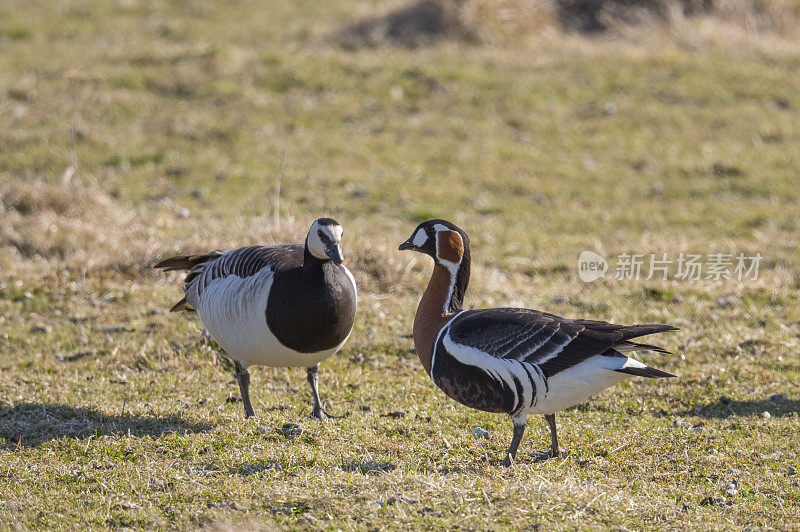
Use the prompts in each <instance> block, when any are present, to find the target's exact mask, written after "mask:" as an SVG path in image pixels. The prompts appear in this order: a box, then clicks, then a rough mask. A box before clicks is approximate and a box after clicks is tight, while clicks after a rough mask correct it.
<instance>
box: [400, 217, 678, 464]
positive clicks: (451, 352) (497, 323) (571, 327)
mask: <svg viewBox="0 0 800 532" xmlns="http://www.w3.org/2000/svg"><path fill="white" fill-rule="evenodd" d="M400 250H401V251H402V250H413V251H417V252H420V253H424V254H426V255H429V256H431V257H432V258H433V261H434V266H433V275H432V276H431V279H430V282H429V283H428V287H427V289H426V290H425V293H424V294H423V296H422V300H421V301H420V303H419V308H418V309H417V314H416V318H415V319H414V330H413V333H414V334H413V336H414V345H415V347H416V351H417V355H418V356H419V359H420V361H421V362H422V365H423V366H424V367H425V371H426V372H427V373H428V375H429V376H430V377H431V379H433V382H434V383H435V384H436V386H438V387H439V388H440V389H441V390H442V391H443V392H444V393H445V394H447V395H448V396H449V397H450V398H452V399H455V400H456V401H458V402H459V403H461V404H464V405H466V406H469V407H471V408H475V409H478V410H484V411H487V412H504V413H506V414H509V415H510V416H511V420H512V422H513V425H514V432H513V438H512V440H511V445H510V447H509V449H508V452H507V453H506V457H505V460H504V461H503V465H505V466H509V465H511V463H512V462H513V461H514V460H515V458H516V454H517V448H518V447H519V444H520V441H521V440H522V435H523V434H524V432H525V426H526V424H527V417H528V415H530V414H544V417H545V420H546V421H547V423H548V425H549V426H550V435H551V447H550V450H549V451H546V452H544V453H539V456H540V457H542V458H546V457H550V456H558V454H559V447H558V437H557V434H556V419H555V412H558V411H560V410H563V409H565V408H568V407H570V406H573V405H576V404H579V403H581V402H583V401H585V400H586V399H587V398H588V397H589V396H591V395H593V394H596V393H598V392H600V391H601V390H603V389H605V388H608V387H610V386H613V385H615V384H617V383H618V382H620V381H622V380H623V379H625V378H627V377H630V376H631V375H636V376H639V377H649V378H662V377H674V375H671V374H669V373H666V372H664V371H661V370H658V369H654V368H651V367H649V366H646V365H645V364H643V363H641V362H639V361H638V360H635V359H633V358H630V357H628V356H626V355H624V354H623V353H626V352H629V351H639V350H641V351H647V350H650V351H658V352H661V353H666V352H667V351H665V350H664V349H662V348H660V347H656V346H653V345H649V344H642V343H638V342H634V341H632V339H633V338H637V337H640V336H645V335H648V334H654V333H660V332H665V331H675V330H677V328H675V327H672V326H670V325H630V326H625V325H614V324H611V323H606V322H603V321H594V320H571V319H565V318H561V317H559V316H554V315H552V314H547V313H545V312H540V311H538V310H529V309H524V308H492V309H480V310H464V308H463V302H464V294H465V293H466V291H467V284H468V283H469V274H470V251H469V238H468V237H467V235H466V233H464V231H462V230H461V229H459V228H458V227H456V226H455V225H453V224H452V223H450V222H447V221H445V220H430V221H427V222H424V223H421V224H420V225H419V226H418V227H417V228H416V229H415V230H414V233H413V234H412V235H411V237H410V238H409V239H408V240H406V241H405V242H403V243H402V244H401V245H400Z"/></svg>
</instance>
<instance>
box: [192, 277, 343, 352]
mask: <svg viewBox="0 0 800 532" xmlns="http://www.w3.org/2000/svg"><path fill="white" fill-rule="evenodd" d="M273 279H274V277H273V272H272V270H269V269H264V270H263V271H262V272H260V273H258V274H257V275H253V276H250V277H247V278H245V279H242V278H240V277H237V276H235V275H229V276H227V277H223V278H220V279H215V280H214V281H212V282H211V283H210V284H209V285H208V286H207V287H206V288H205V290H204V291H203V293H202V295H201V296H200V301H199V305H198V307H197V314H198V315H199V316H200V320H201V321H202V322H203V325H204V326H205V327H206V329H207V330H208V332H209V334H210V335H211V337H212V338H214V340H215V341H216V342H217V343H218V344H219V345H220V346H221V347H222V348H223V349H224V350H225V352H226V353H227V354H228V355H229V356H230V357H231V358H234V359H236V360H238V361H239V362H241V363H242V365H244V366H249V365H254V364H255V365H264V366H275V367H287V366H288V367H292V366H301V367H309V366H313V365H315V364H317V363H319V362H321V361H323V360H325V359H326V358H328V357H329V356H331V355H332V354H333V353H335V352H336V351H338V349H339V348H340V347H341V345H340V346H337V347H335V348H333V349H329V350H326V351H321V352H319V353H298V352H297V351H295V350H293V349H289V348H288V347H286V346H284V345H283V344H281V343H280V342H279V341H278V339H277V338H275V336H274V335H273V334H272V333H271V332H270V330H269V327H267V314H266V312H267V299H268V296H269V290H270V287H271V286H272V282H273Z"/></svg>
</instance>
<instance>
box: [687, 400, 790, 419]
mask: <svg viewBox="0 0 800 532" xmlns="http://www.w3.org/2000/svg"><path fill="white" fill-rule="evenodd" d="M764 412H769V415H770V416H773V417H785V416H791V415H792V414H795V413H800V400H798V399H786V398H770V399H763V400H761V401H735V400H725V401H715V402H713V403H709V404H707V405H705V406H702V407H700V411H699V412H697V411H696V410H695V409H692V410H687V411H685V412H679V413H678V414H677V415H679V416H698V417H704V418H709V419H712V418H713V419H726V418H729V417H733V416H737V417H747V416H754V415H763V414H764Z"/></svg>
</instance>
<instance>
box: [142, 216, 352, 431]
mask: <svg viewBox="0 0 800 532" xmlns="http://www.w3.org/2000/svg"><path fill="white" fill-rule="evenodd" d="M341 240H342V226H341V225H339V223H338V222H336V220H333V219H331V218H319V219H318V220H316V221H314V223H313V224H312V225H311V229H310V230H309V231H308V236H307V237H306V241H305V245H300V244H285V245H274V246H248V247H243V248H239V249H235V250H232V251H227V252H222V251H212V252H210V253H204V254H200V255H180V256H177V257H172V258H169V259H165V260H162V261H161V262H159V263H158V264H156V265H155V267H156V268H163V269H164V271H172V270H188V271H189V273H188V275H187V276H186V279H185V280H184V286H183V290H184V292H185V297H184V298H183V299H181V300H180V301H179V302H178V303H176V304H175V305H174V306H173V307H172V309H171V310H172V311H180V310H189V311H193V310H194V311H197V314H198V315H199V316H200V320H201V321H202V322H203V325H204V326H205V328H206V330H207V331H208V333H209V334H210V335H211V337H212V338H214V340H216V342H217V343H218V344H219V345H220V346H221V347H222V348H223V349H224V350H225V352H226V353H227V354H228V356H229V357H230V358H231V359H232V360H233V362H234V366H235V368H236V379H237V381H238V382H239V389H240V390H241V393H242V403H243V404H244V413H245V417H250V416H252V415H253V414H254V411H253V406H252V404H251V402H250V392H249V385H250V374H249V373H248V371H247V367H248V366H251V365H264V366H276V367H287V366H288V367H305V368H307V375H306V376H307V380H308V384H309V386H310V387H311V393H312V395H313V397H314V410H313V415H314V417H316V418H318V419H320V420H326V419H327V418H328V417H334V416H330V415H329V414H328V413H327V412H325V410H324V409H323V408H322V404H321V402H320V398H319V391H318V385H317V382H318V371H319V363H320V362H322V361H323V360H325V359H326V358H328V357H330V356H331V355H333V354H334V353H336V352H337V351H338V350H339V349H340V348H341V347H342V345H344V343H345V342H346V341H347V338H348V336H349V335H350V331H352V329H353V322H354V320H355V314H356V283H355V280H354V279H353V276H352V274H351V273H350V271H349V270H348V269H347V268H346V267H344V266H343V265H342V261H343V256H342V248H341Z"/></svg>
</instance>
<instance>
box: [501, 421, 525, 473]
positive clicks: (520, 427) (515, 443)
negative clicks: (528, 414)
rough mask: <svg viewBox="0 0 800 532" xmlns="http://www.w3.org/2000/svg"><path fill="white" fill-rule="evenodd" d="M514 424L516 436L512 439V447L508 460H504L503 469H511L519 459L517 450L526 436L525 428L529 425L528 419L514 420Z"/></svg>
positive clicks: (509, 449) (507, 456)
mask: <svg viewBox="0 0 800 532" xmlns="http://www.w3.org/2000/svg"><path fill="white" fill-rule="evenodd" d="M512 421H513V422H514V436H513V437H512V438H511V446H509V448H508V452H507V453H506V459H505V460H503V467H509V466H510V465H511V463H512V462H513V461H514V460H515V459H516V458H517V449H518V448H519V442H521V441H522V435H523V434H525V426H526V425H527V424H528V420H527V418H522V419H521V420H517V419H512Z"/></svg>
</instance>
